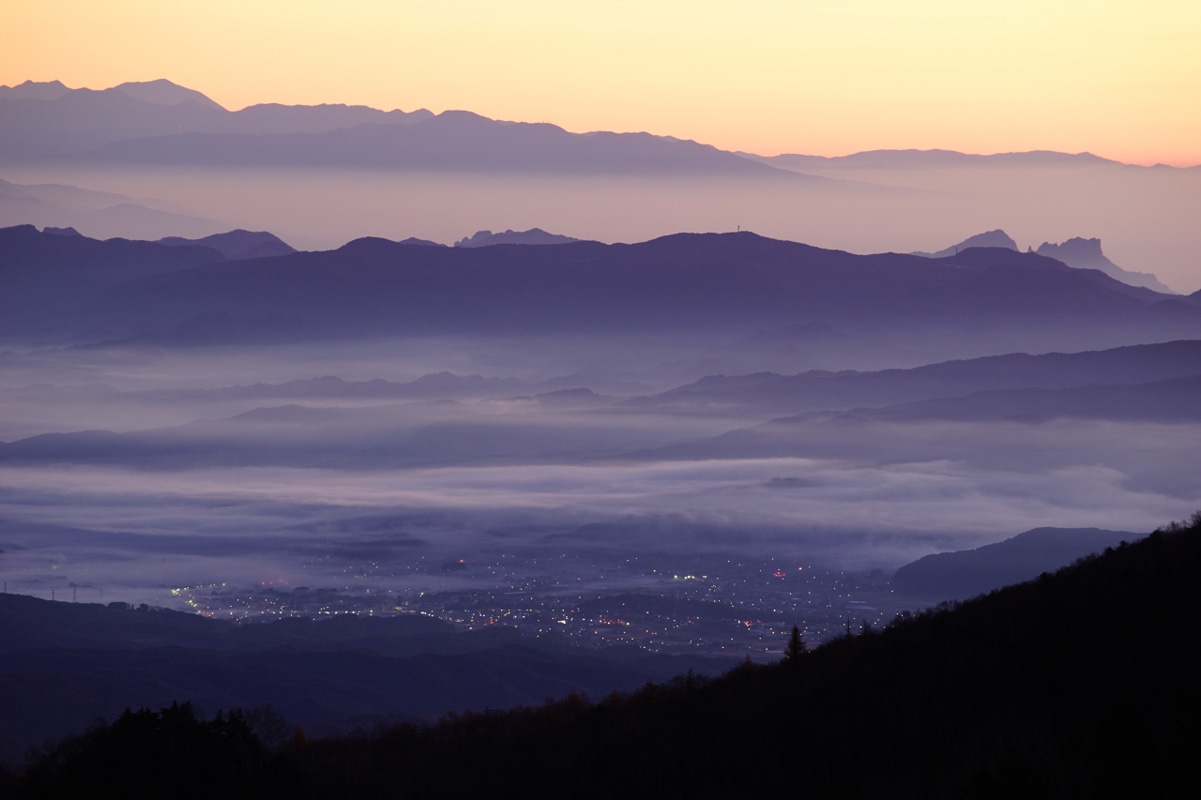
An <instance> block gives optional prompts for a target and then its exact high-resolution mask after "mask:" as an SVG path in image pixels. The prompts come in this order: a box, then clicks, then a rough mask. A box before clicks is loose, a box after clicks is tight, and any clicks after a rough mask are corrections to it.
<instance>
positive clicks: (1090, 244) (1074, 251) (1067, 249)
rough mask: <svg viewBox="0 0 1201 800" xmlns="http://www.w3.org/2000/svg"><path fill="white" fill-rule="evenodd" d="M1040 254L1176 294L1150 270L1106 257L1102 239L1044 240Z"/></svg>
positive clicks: (1133, 284) (1123, 280) (1133, 283)
mask: <svg viewBox="0 0 1201 800" xmlns="http://www.w3.org/2000/svg"><path fill="white" fill-rule="evenodd" d="M1036 252H1037V253H1038V254H1039V255H1040V256H1047V257H1048V258H1054V259H1057V260H1059V261H1062V262H1063V263H1065V264H1067V265H1068V266H1069V267H1076V268H1078V269H1099V270H1101V271H1102V272H1104V273H1105V274H1106V275H1108V276H1109V277H1111V278H1114V279H1115V280H1119V281H1122V282H1123V283H1128V284H1130V285H1131V286H1142V287H1144V288H1147V289H1152V290H1154V291H1156V292H1162V293H1164V294H1174V292H1172V290H1171V289H1169V288H1168V287H1167V286H1164V285H1163V284H1162V283H1160V282H1159V279H1158V278H1156V277H1155V276H1154V275H1152V274H1151V273H1149V272H1133V271H1131V270H1128V269H1122V268H1121V267H1119V266H1118V265H1117V264H1115V263H1113V262H1112V261H1110V260H1109V259H1108V258H1106V256H1105V253H1103V252H1102V251H1101V240H1100V239H1082V238H1080V237H1076V238H1074V239H1068V240H1067V241H1066V242H1063V243H1062V244H1052V243H1050V242H1043V243H1042V244H1041V245H1039V246H1038V250H1037V251H1036Z"/></svg>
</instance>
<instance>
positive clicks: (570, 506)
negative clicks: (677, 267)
mask: <svg viewBox="0 0 1201 800" xmlns="http://www.w3.org/2000/svg"><path fill="white" fill-rule="evenodd" d="M635 349H639V348H625V349H624V350H622V348H617V347H616V346H615V349H614V352H613V353H612V354H611V356H612V357H611V358H608V359H601V361H600V363H597V364H593V365H590V366H591V368H590V369H582V370H580V369H575V370H572V369H571V368H570V365H569V364H567V363H561V362H560V361H558V360H555V359H545V360H542V361H541V362H540V361H539V360H538V359H537V358H535V357H534V356H531V355H529V353H528V351H527V355H526V357H525V358H519V357H517V356H514V357H513V359H512V360H511V361H506V360H505V359H503V358H495V359H492V358H491V356H490V355H489V354H490V353H493V351H492V350H490V349H489V346H488V345H486V344H483V343H477V346H469V345H468V344H466V343H463V342H457V343H456V342H447V341H441V342H438V341H431V342H427V343H424V345H418V344H415V343H411V342H410V343H407V344H405V345H404V346H399V345H395V344H393V345H386V344H378V345H376V346H373V347H369V346H365V345H350V344H345V345H339V346H333V345H330V346H325V347H323V348H314V349H311V350H307V351H305V352H303V353H300V352H298V351H287V350H272V349H265V350H253V349H242V350H236V349H235V350H214V351H209V350H204V349H199V348H195V349H189V350H187V351H182V352H181V351H176V352H171V351H158V350H153V349H144V350H119V349H111V350H79V349H74V350H70V349H68V350H44V351H37V352H31V353H12V352H10V353H6V354H4V356H3V370H0V408H3V413H0V440H3V441H5V442H8V443H13V442H17V443H18V445H19V447H17V446H15V445H11V444H10V446H9V448H6V449H4V450H3V457H2V458H0V576H2V579H3V581H4V582H5V585H6V587H7V590H8V591H10V592H20V593H24V594H32V595H37V596H43V597H47V598H49V597H51V596H52V595H54V596H55V597H56V598H58V599H68V598H75V599H78V600H80V601H84V600H87V601H105V602H111V601H114V600H119V601H125V602H133V603H148V604H151V605H156V606H168V607H185V605H186V603H188V602H192V599H193V598H194V596H195V595H194V593H193V594H189V593H188V592H181V590H184V589H191V588H194V587H198V586H206V587H224V589H225V590H226V591H228V592H229V593H235V592H236V591H240V590H241V589H244V588H246V587H256V586H265V585H269V586H276V587H300V586H303V587H313V588H326V589H333V590H337V591H339V592H344V593H350V594H357V595H364V596H366V595H371V594H372V593H375V594H376V595H379V594H381V593H386V594H389V596H391V597H393V598H396V599H397V602H402V601H403V599H404V598H406V597H410V596H413V595H415V594H418V593H421V592H429V591H437V590H444V589H446V588H448V587H465V586H493V587H498V586H499V587H500V588H504V585H506V584H512V583H513V581H515V580H517V579H518V578H520V576H521V575H523V574H527V573H528V574H529V575H531V576H533V575H545V574H547V573H548V570H550V569H551V568H550V567H548V566H547V564H548V563H552V562H554V561H555V559H559V560H560V561H559V562H556V563H562V562H561V560H562V559H564V558H569V559H576V562H573V563H580V564H584V565H585V566H584V567H581V570H582V571H581V572H580V573H579V574H578V576H577V577H576V578H574V579H573V580H576V581H577V583H576V584H575V585H576V588H579V587H582V586H588V587H590V588H591V589H592V590H595V591H598V592H600V591H602V590H603V591H606V592H611V591H614V590H618V589H620V588H621V587H622V586H629V587H636V586H638V585H641V582H643V581H644V580H645V578H646V575H645V574H644V572H639V571H637V570H626V569H624V567H622V565H623V564H629V563H631V559H635V560H636V559H638V558H652V557H653V558H660V559H666V560H667V561H670V560H671V559H672V558H682V557H685V556H689V557H691V556H695V555H696V554H698V553H707V554H715V555H721V554H730V555H732V556H737V557H738V558H741V559H773V558H775V559H786V560H790V563H796V564H798V565H807V566H808V565H813V566H818V567H822V568H828V569H837V570H845V571H866V570H871V569H883V570H885V571H888V570H891V569H895V568H896V567H898V566H900V565H902V564H904V563H907V562H909V561H911V560H913V559H916V558H918V557H920V556H922V555H925V554H927V553H931V552H937V551H941V550H948V549H962V548H969V547H975V546H979V545H981V544H984V543H988V542H993V541H998V540H1001V539H1004V538H1008V537H1010V536H1013V535H1015V534H1017V533H1020V532H1022V531H1024V530H1027V529H1030V528H1035V527H1040V526H1062V527H1098V528H1107V529H1115V530H1130V531H1147V530H1150V529H1152V528H1154V527H1155V526H1157V525H1159V524H1162V523H1163V522H1165V521H1167V520H1170V519H1175V518H1180V517H1183V516H1185V515H1187V514H1188V513H1191V512H1192V511H1194V510H1195V509H1196V507H1197V505H1198V500H1199V498H1201V469H1198V467H1201V457H1199V456H1198V453H1197V448H1196V442H1198V441H1201V430H1199V429H1198V428H1199V426H1197V425H1196V424H1191V423H1179V424H1160V423H1150V422H1137V421H1125V422H1123V421H1112V420H1097V419H1092V420H1084V419H1059V420H1050V421H1045V422H1020V421H1000V422H983V423H970V424H969V423H963V422H954V421H946V420H925V421H912V422H881V421H879V420H875V421H863V420H859V421H856V420H854V419H850V420H849V421H848V420H847V419H844V418H842V417H840V416H839V415H821V414H816V415H813V417H812V419H807V418H806V419H801V420H799V421H798V420H794V421H791V422H788V423H786V424H785V423H771V422H770V418H768V417H764V416H756V415H755V414H754V413H753V412H747V411H745V410H741V411H733V412H732V411H730V410H729V409H722V408H708V409H705V408H700V409H698V408H681V409H672V408H670V407H667V408H664V407H654V408H649V409H648V408H646V407H642V406H639V405H637V404H631V403H629V402H627V401H628V400H629V398H631V397H634V396H638V395H646V394H652V393H654V392H657V391H662V390H664V389H666V388H670V385H671V380H670V369H667V368H664V366H663V365H664V364H668V365H670V364H672V363H676V362H674V361H671V360H670V359H669V360H668V361H663V360H662V359H663V358H664V357H666V356H671V355H672V354H675V355H676V356H677V357H678V358H677V361H680V362H683V361H687V359H688V358H689V357H691V356H693V355H695V353H691V352H687V351H685V350H682V349H681V348H679V347H674V348H673V346H671V344H670V343H663V342H661V343H658V344H657V345H654V346H651V345H648V346H647V347H645V348H640V349H641V350H642V352H643V355H642V357H641V358H642V359H643V360H642V361H641V362H640V360H639V356H637V355H636V354H635V353H634V350H635ZM618 351H622V352H626V353H627V355H628V359H627V365H628V366H629V369H627V370H624V371H623V370H620V369H614V367H615V365H616V363H617V362H619V361H620V359H619V358H618V357H617V355H618ZM598 352H599V351H598ZM442 371H448V372H451V373H454V375H458V376H470V375H479V376H481V378H483V379H487V380H475V381H474V382H473V381H470V380H468V381H463V380H456V379H455V378H454V376H453V375H452V376H450V377H447V376H442V377H441V378H439V379H435V380H427V381H426V382H425V383H422V382H421V381H418V383H417V384H414V385H413V386H415V387H418V388H412V387H408V388H406V387H407V382H412V381H414V380H416V379H420V378H421V376H423V375H428V374H431V373H440V372H442ZM322 376H332V377H336V378H339V379H341V380H342V381H343V382H344V383H343V384H340V385H339V384H336V383H334V384H332V385H333V388H332V389H331V388H330V386H331V382H330V381H329V380H326V381H324V382H322V381H315V382H310V383H304V382H305V381H309V379H314V378H320V377H322ZM665 376H666V377H665ZM373 379H383V380H386V381H389V382H391V383H392V384H406V387H401V388H400V389H392V390H389V391H391V392H392V396H387V397H384V396H380V394H379V392H378V391H376V390H375V389H370V386H369V385H368V388H363V387H364V386H365V385H366V384H363V383H362V382H368V381H371V380H373ZM293 381H301V382H302V383H299V384H293V383H289V382H293ZM356 382H357V383H356ZM418 390H420V391H418ZM372 392H376V394H375V395H374V396H373V395H372ZM406 392H408V396H404V395H405V393H406ZM414 393H418V394H420V396H416V395H415V394H414ZM13 447H17V449H15V450H14V449H11V448H13ZM485 563H487V564H502V563H503V564H505V565H507V566H505V567H504V574H501V573H500V572H498V571H497V569H494V568H492V567H489V568H488V570H483V569H472V570H468V571H462V570H459V569H456V568H452V567H454V566H455V565H457V564H472V565H480V564H485ZM447 565H450V566H447ZM589 565H590V566H589ZM551 571H553V570H551ZM219 594H220V593H219V592H210V595H212V596H209V597H208V600H207V601H206V602H209V603H210V606H209V607H210V608H211V607H212V604H213V603H217V604H218V605H219V600H213V596H216V595H219Z"/></svg>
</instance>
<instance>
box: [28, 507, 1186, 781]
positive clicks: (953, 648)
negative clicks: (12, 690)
mask: <svg viewBox="0 0 1201 800" xmlns="http://www.w3.org/2000/svg"><path fill="white" fill-rule="evenodd" d="M1199 569H1201V514H1198V515H1194V517H1193V519H1192V520H1191V522H1189V523H1186V524H1173V525H1170V526H1168V527H1167V528H1166V529H1162V530H1159V531H1156V532H1155V533H1153V534H1151V535H1150V536H1148V537H1146V538H1145V539H1143V540H1141V541H1139V542H1137V543H1134V544H1128V545H1122V546H1119V547H1117V548H1112V549H1108V550H1106V551H1105V553H1103V554H1102V555H1099V556H1093V557H1089V558H1087V559H1082V560H1080V561H1078V562H1077V563H1076V564H1074V565H1073V566H1071V567H1068V568H1065V569H1063V570H1061V571H1059V572H1058V573H1056V574H1054V575H1049V574H1044V575H1042V576H1041V577H1040V578H1039V579H1037V580H1035V581H1031V582H1029V583H1025V584H1020V585H1017V586H1013V587H1009V588H1006V589H1003V590H1000V591H996V592H993V593H991V594H989V595H987V596H982V597H978V598H976V599H974V600H971V601H969V602H966V603H962V604H958V605H954V606H943V607H941V608H938V609H933V610H929V611H926V612H923V613H919V614H917V615H916V616H907V615H902V616H901V617H898V618H897V619H896V620H895V621H894V622H893V623H892V624H891V625H889V626H888V627H887V628H885V629H883V630H873V629H870V628H867V627H863V628H861V629H859V630H848V631H847V635H846V636H845V637H842V638H840V639H838V640H835V641H833V642H830V643H828V644H826V645H824V646H822V647H820V648H818V649H817V650H816V651H814V652H812V653H803V654H800V655H798V656H797V657H794V658H792V659H785V661H784V662H782V663H780V664H776V665H771V666H766V667H755V666H752V665H749V664H748V665H746V666H744V667H741V668H738V669H736V670H734V671H732V672H731V673H729V674H727V675H725V676H723V677H722V678H719V679H716V680H713V681H704V680H703V679H699V678H694V677H692V676H681V677H678V678H676V679H675V680H673V681H671V682H669V683H667V684H664V685H651V684H648V685H647V686H646V687H644V688H643V689H642V690H640V691H637V692H634V693H631V694H624V695H621V694H614V695H612V696H610V697H608V698H593V700H594V701H595V702H591V703H590V702H587V701H586V700H584V699H583V698H580V697H578V696H572V697H569V698H567V699H566V700H564V701H561V702H558V703H553V704H547V705H545V706H543V707H538V708H526V709H518V710H513V711H507V712H496V711H486V710H483V709H481V710H478V711H477V712H475V713H470V712H468V713H464V714H462V715H450V716H448V717H446V718H445V719H444V720H443V721H442V722H441V723H439V724H437V725H435V726H433V727H419V726H411V725H400V726H395V727H389V728H380V729H377V730H375V731H373V732H371V733H363V734H361V735H353V736H348V737H339V738H332V739H326V740H321V741H306V740H305V739H304V736H303V732H300V733H296V734H294V735H293V734H292V731H291V730H290V729H288V728H287V726H281V725H280V724H279V721H278V720H266V721H264V720H263V719H262V718H261V715H260V717H259V718H248V717H245V716H243V715H241V714H231V715H228V716H218V718H217V719H215V720H212V721H203V720H197V719H196V717H195V715H194V714H193V713H192V711H191V709H190V707H177V708H174V709H165V710H164V711H162V712H160V713H153V712H148V711H146V712H139V713H127V714H126V715H125V716H123V717H121V718H120V719H119V720H117V722H116V723H114V724H113V725H111V726H101V727H97V728H95V729H93V730H92V731H90V732H88V733H86V734H84V735H82V736H81V737H78V738H75V739H72V740H68V741H66V742H64V743H62V744H60V745H58V746H57V747H54V748H51V749H48V750H47V751H45V752H44V753H42V754H41V755H40V756H39V757H38V758H35V759H34V760H33V761H31V763H30V765H29V767H28V769H27V772H26V773H25V775H24V776H23V777H21V776H10V778H9V785H8V787H7V789H8V790H9V791H10V792H11V793H15V794H16V795H17V796H30V797H49V796H54V797H67V796H83V795H89V796H91V795H95V794H97V793H101V794H106V795H109V796H117V795H120V796H125V797H135V796H151V795H154V796H160V795H162V794H164V793H166V792H170V793H171V794H172V795H174V796H180V797H187V796H196V797H202V796H217V795H221V796H236V795H244V796H256V797H258V796H288V797H459V796H463V797H466V796H471V797H617V796H643V797H697V796H702V797H737V796H744V797H780V796H788V797H793V796H795V797H848V798H852V797H854V798H858V797H863V798H873V797H880V798H885V797H887V798H900V797H913V798H938V797H948V798H949V797H1106V796H1118V797H1184V796H1196V792H1197V790H1198V789H1201V785H1199V784H1201V780H1199V778H1198V774H1197V772H1196V770H1195V768H1194V766H1193V764H1194V757H1195V754H1196V752H1197V749H1198V746H1199V745H1201V727H1199V725H1198V723H1199V721H1201V715H1199V713H1198V712H1199V711H1201V692H1199V691H1198V686H1197V681H1196V676H1197V675H1198V674H1201V648H1199V647H1198V642H1197V634H1198V627H1199V624H1198V621H1197V619H1196V614H1195V612H1196V609H1197V608H1198V607H1199V606H1201V602H1199V601H1201V597H1199V594H1201V584H1198V582H1197V580H1196V576H1197V575H1198V571H1199ZM181 699H182V698H181ZM256 730H257V733H256ZM198 753H200V754H202V757H201V756H199V755H197V754H198Z"/></svg>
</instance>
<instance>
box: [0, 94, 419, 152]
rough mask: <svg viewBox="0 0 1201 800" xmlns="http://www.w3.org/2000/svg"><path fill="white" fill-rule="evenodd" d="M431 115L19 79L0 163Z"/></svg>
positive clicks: (8, 107)
mask: <svg viewBox="0 0 1201 800" xmlns="http://www.w3.org/2000/svg"><path fill="white" fill-rule="evenodd" d="M432 116H433V115H432V114H431V113H430V112H428V111H415V112H411V113H406V112H403V111H387V112H385V111H379V110H377V109H373V108H367V107H365V106H346V105H319V106H284V105H279V104H274V103H270V104H263V105H256V106H249V107H247V108H244V109H242V110H241V111H233V112H231V111H227V110H226V109H224V108H222V107H221V106H220V105H218V104H217V103H215V102H213V101H212V100H210V99H209V98H208V97H206V96H204V95H203V94H201V93H200V92H197V91H195V90H192V89H187V88H185V87H183V86H178V85H176V84H174V83H171V82H170V81H166V80H157V81H148V82H144V83H123V84H121V85H119V86H114V87H112V88H110V89H105V90H103V91H94V90H92V89H68V88H67V87H65V86H63V85H62V84H61V83H60V82H58V81H53V82H50V83H43V84H34V83H30V82H26V83H24V84H21V85H20V86H17V87H0V160H2V159H25V158H42V159H46V158H55V157H58V156H61V155H64V154H68V153H76V152H80V151H84V150H92V149H95V148H97V147H103V146H104V145H106V144H109V143H110V142H115V141H119V140H123V139H133V138H142V137H147V136H165V135H169V134H178V133H194V132H204V133H213V134H222V133H238V134H245V135H257V134H282V133H324V132H327V131H331V130H337V129H339V128H349V127H353V126H355V125H363V124H366V123H379V124H388V125H398V124H399V125H404V124H409V123H412V122H416V121H420V120H424V119H428V118H430V117H432Z"/></svg>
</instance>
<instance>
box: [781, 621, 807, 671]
mask: <svg viewBox="0 0 1201 800" xmlns="http://www.w3.org/2000/svg"><path fill="white" fill-rule="evenodd" d="M808 652H809V646H808V645H806V644H805V640H804V638H802V637H801V629H800V628H798V627H797V626H796V625H793V626H792V633H791V634H789V636H788V647H787V648H785V650H784V663H785V664H791V665H794V666H795V665H797V664H799V663H801V657H802V656H804V655H805V654H806V653H808Z"/></svg>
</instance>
